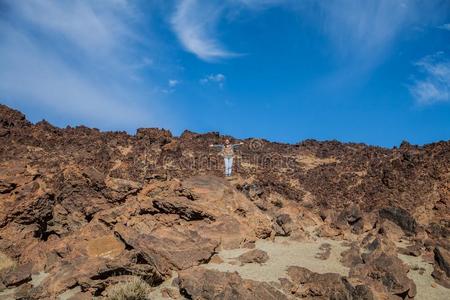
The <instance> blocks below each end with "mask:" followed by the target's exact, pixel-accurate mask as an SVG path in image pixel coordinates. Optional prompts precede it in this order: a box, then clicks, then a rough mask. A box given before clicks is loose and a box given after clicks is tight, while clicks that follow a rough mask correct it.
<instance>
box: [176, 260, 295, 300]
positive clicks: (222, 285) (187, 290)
mask: <svg viewBox="0 0 450 300" xmlns="http://www.w3.org/2000/svg"><path fill="white" fill-rule="evenodd" d="M178 284H179V286H180V291H181V294H182V295H184V296H185V297H187V298H188V299H267V300H269V299H273V300H276V299H277V300H278V299H288V298H287V296H286V295H284V294H283V293H281V292H279V291H278V290H277V289H275V288H274V287H272V286H271V285H269V284H267V283H265V282H257V281H253V280H248V279H242V278H241V276H239V274H237V273H226V272H219V271H214V270H207V269H203V268H200V267H197V268H193V269H191V270H190V271H189V272H187V271H184V272H180V275H179V283H178Z"/></svg>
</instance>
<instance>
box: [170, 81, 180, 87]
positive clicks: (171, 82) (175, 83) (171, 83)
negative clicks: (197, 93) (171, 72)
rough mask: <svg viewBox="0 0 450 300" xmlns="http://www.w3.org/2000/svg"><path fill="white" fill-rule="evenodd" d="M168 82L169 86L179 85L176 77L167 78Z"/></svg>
mask: <svg viewBox="0 0 450 300" xmlns="http://www.w3.org/2000/svg"><path fill="white" fill-rule="evenodd" d="M168 84H169V87H171V88H173V87H176V86H177V85H179V84H180V81H179V80H176V79H169V81H168Z"/></svg>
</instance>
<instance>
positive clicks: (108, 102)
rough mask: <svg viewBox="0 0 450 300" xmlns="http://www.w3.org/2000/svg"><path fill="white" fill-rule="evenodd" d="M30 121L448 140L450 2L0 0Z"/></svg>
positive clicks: (9, 59) (12, 93)
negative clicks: (42, 120)
mask: <svg viewBox="0 0 450 300" xmlns="http://www.w3.org/2000/svg"><path fill="white" fill-rule="evenodd" d="M0 102H1V103H4V104H7V105H10V106H12V107H14V108H17V109H20V110H21V111H23V112H24V113H25V114H26V115H27V116H28V118H29V119H31V120H32V121H34V122H36V121H39V120H41V119H46V120H48V121H50V122H51V123H53V124H55V125H57V126H60V127H65V126H66V125H72V126H73V125H78V124H84V125H87V126H91V127H96V128H100V129H102V130H126V131H128V132H130V133H134V132H135V130H136V128H139V127H163V128H167V129H170V130H171V131H172V132H173V133H174V134H176V135H178V134H180V133H181V132H182V131H183V130H184V129H189V130H191V131H196V132H207V131H220V132H221V133H222V134H230V135H233V136H236V137H239V138H247V137H259V138H266V139H269V140H272V141H280V142H290V143H296V142H298V141H301V140H304V139H307V138H314V139H319V140H328V139H337V140H341V141H353V142H364V143H368V144H373V145H381V146H387V147H392V146H395V145H398V144H400V143H401V141H402V140H408V141H410V142H411V143H415V144H423V143H429V142H433V141H438V140H448V139H450V1H442V0H441V1H433V0H429V1H418V0H417V1H414V0H410V1H407V0H397V1H396V0H379V1H350V0H330V1H312V0H303V1H297V0H295V1H294V0H221V1H214V0H208V1H206V0H205V1H200V0H180V1H170V0H154V1H143V0H142V1H131V0H130V1H127V0H98V1H88V0H86V1H81V0H80V1H65V0H62V1H50V0H39V1H37V0H36V1H32V0H23V1H13V0H9V1H8V0H0Z"/></svg>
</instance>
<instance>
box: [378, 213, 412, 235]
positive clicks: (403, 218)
mask: <svg viewBox="0 0 450 300" xmlns="http://www.w3.org/2000/svg"><path fill="white" fill-rule="evenodd" d="M379 214H380V217H381V218H386V219H388V220H390V221H392V222H394V223H395V224H397V225H398V226H400V227H401V228H402V229H403V230H404V231H405V232H407V233H410V234H413V233H416V229H417V223H416V220H414V218H413V217H412V216H411V214H410V213H409V212H408V211H406V210H405V209H403V208H401V207H385V208H382V209H380V212H379Z"/></svg>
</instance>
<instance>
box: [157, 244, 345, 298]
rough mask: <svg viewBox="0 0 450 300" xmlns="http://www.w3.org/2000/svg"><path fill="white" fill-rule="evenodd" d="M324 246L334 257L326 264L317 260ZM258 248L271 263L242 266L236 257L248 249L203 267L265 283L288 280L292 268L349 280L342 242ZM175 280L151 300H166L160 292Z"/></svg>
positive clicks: (224, 254)
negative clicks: (299, 267)
mask: <svg viewBox="0 0 450 300" xmlns="http://www.w3.org/2000/svg"><path fill="white" fill-rule="evenodd" d="M324 243H328V244H330V245H331V253H330V256H329V258H328V259H326V260H322V259H320V258H317V257H316V256H317V255H318V254H320V253H323V250H321V249H319V247H320V245H322V244H324ZM255 248H257V249H261V250H263V251H265V252H267V254H268V255H269V260H268V261H267V262H266V263H264V264H257V263H251V264H244V265H241V263H240V262H239V261H237V257H238V256H239V255H241V254H243V253H245V252H248V251H250V250H251V249H246V248H245V249H233V250H222V251H220V252H219V253H218V256H219V257H220V258H221V259H222V260H223V263H220V264H216V263H208V264H205V265H203V267H205V268H208V269H213V270H218V271H222V272H235V271H236V272H238V273H239V275H240V276H241V277H242V278H245V279H252V280H255V281H266V282H278V279H279V278H282V277H287V268H288V267H289V266H302V267H305V268H307V269H310V270H311V271H314V272H318V273H327V272H332V273H339V274H341V275H344V276H347V275H348V272H349V269H348V268H347V267H345V266H343V265H342V264H341V263H340V257H341V253H342V251H344V250H346V249H348V248H347V247H345V246H342V242H341V241H334V240H328V239H318V240H317V241H312V242H297V241H292V240H289V239H288V238H283V237H277V238H276V239H275V241H273V242H272V241H269V240H258V241H257V242H256V245H255ZM174 277H176V273H174V274H173V277H172V278H170V279H168V280H167V281H165V282H164V283H163V285H162V286H159V287H158V288H157V289H155V290H154V291H153V292H152V294H151V299H158V300H159V299H167V298H163V297H162V295H161V290H162V289H163V288H170V287H171V284H172V280H173V278H174Z"/></svg>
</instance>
